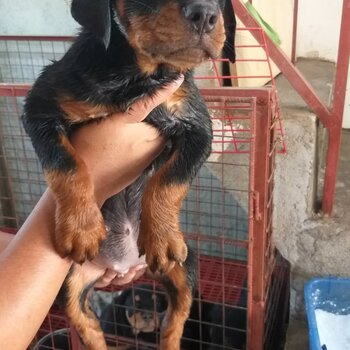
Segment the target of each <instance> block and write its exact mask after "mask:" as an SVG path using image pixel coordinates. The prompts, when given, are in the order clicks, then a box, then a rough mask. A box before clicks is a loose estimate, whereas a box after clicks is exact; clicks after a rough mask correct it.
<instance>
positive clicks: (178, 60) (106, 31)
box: [71, 0, 234, 72]
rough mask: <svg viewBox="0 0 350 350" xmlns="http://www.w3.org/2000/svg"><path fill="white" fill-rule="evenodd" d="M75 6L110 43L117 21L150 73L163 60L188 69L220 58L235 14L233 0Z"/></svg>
mask: <svg viewBox="0 0 350 350" xmlns="http://www.w3.org/2000/svg"><path fill="white" fill-rule="evenodd" d="M71 10H72V15H73V17H74V18H75V19H76V20H77V21H78V22H79V23H80V24H81V25H82V26H83V27H85V28H86V29H87V30H89V31H91V32H92V33H94V34H95V35H96V36H97V37H98V38H100V39H101V40H102V41H103V43H104V44H105V46H106V48H107V47H108V45H109V42H110V39H111V26H112V25H114V22H116V23H117V25H118V26H119V29H120V30H121V32H123V33H124V35H125V36H126V38H127V40H128V41H129V43H130V45H131V46H132V47H133V48H134V50H135V52H136V55H137V57H138V60H139V64H140V66H141V67H142V68H143V70H144V71H146V72H152V70H153V71H154V70H155V69H156V67H157V66H158V65H160V64H165V65H169V66H171V67H173V68H175V69H176V70H180V71H186V70H188V69H192V68H194V67H195V66H197V65H199V64H200V63H201V62H203V61H204V60H206V59H208V58H216V57H220V55H221V52H222V49H223V47H224V44H225V40H226V32H225V25H224V16H225V17H227V15H232V14H233V9H232V4H231V0H227V3H226V5H225V0H73V1H72V8H71ZM232 20H233V21H234V18H233V19H231V18H230V21H232ZM231 30H232V29H231ZM231 39H232V35H231ZM225 52H228V50H227V46H225ZM232 52H233V54H232V55H231V56H232V57H230V56H229V54H225V56H226V57H227V56H228V58H230V59H231V61H232V60H233V59H234V50H232Z"/></svg>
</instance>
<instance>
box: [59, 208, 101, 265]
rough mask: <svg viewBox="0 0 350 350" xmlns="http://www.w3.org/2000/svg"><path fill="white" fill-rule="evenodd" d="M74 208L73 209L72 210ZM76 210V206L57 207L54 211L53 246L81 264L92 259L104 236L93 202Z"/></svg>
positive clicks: (99, 214)
mask: <svg viewBox="0 0 350 350" xmlns="http://www.w3.org/2000/svg"><path fill="white" fill-rule="evenodd" d="M74 209H75V210H74ZM83 209H84V210H81V211H80V212H76V208H63V207H61V208H59V207H58V209H57V212H56V230H55V247H56V250H57V252H58V253H59V254H60V256H62V257H67V256H69V257H71V258H72V259H73V260H74V261H75V262H77V263H79V264H82V263H83V262H84V261H85V260H86V259H88V260H92V259H93V258H94V257H95V256H96V255H97V254H98V252H99V248H100V244H101V242H102V240H103V239H104V238H105V236H106V228H105V224H104V220H103V217H102V214H101V212H100V209H99V208H98V206H97V205H96V204H95V203H93V204H91V206H89V208H86V207H85V208H83Z"/></svg>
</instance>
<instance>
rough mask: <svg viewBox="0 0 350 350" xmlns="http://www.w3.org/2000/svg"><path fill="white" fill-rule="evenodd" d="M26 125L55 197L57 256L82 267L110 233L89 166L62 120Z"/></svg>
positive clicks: (28, 117)
mask: <svg viewBox="0 0 350 350" xmlns="http://www.w3.org/2000/svg"><path fill="white" fill-rule="evenodd" d="M56 113H59V112H58V111H57V112H56ZM51 114H53V112H51ZM23 123H24V126H25V129H26V131H27V133H28V135H29V136H30V138H31V140H32V143H33V146H34V148H35V151H36V153H37V155H38V157H39V159H40V162H41V164H42V167H43V170H44V173H45V178H46V180H47V183H48V185H49V187H50V189H51V190H52V192H53V194H54V196H55V200H56V218H55V219H56V228H55V239H54V243H55V248H56V250H57V252H58V253H59V254H60V255H61V256H62V257H65V256H68V255H69V256H71V257H72V258H73V260H74V261H76V262H78V263H82V262H84V261H85V260H86V259H87V258H88V259H92V258H93V257H94V256H95V255H96V254H97V253H98V249H99V246H100V242H101V241H102V239H103V238H104V237H105V234H106V230H105V225H104V221H103V218H102V214H101V212H100V209H99V208H98V206H97V203H96V199H95V194H94V188H93V184H92V182H91V179H90V176H89V172H88V170H87V167H86V164H85V163H84V162H83V160H82V159H81V158H80V157H79V156H78V154H77V153H76V151H75V149H74V148H73V146H72V145H71V143H70V141H69V139H68V136H67V131H66V130H65V127H66V126H65V124H64V122H63V121H62V120H61V119H60V118H59V116H57V115H54V116H50V114H49V115H45V117H39V116H35V115H32V114H25V115H24V116H23Z"/></svg>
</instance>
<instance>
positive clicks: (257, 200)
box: [253, 191, 262, 221]
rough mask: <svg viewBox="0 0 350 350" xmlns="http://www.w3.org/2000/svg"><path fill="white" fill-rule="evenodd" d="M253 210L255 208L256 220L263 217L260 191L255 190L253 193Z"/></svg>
mask: <svg viewBox="0 0 350 350" xmlns="http://www.w3.org/2000/svg"><path fill="white" fill-rule="evenodd" d="M253 201H254V205H253V210H254V219H255V221H260V220H261V219H262V214H261V211H260V209H259V208H260V193H259V192H258V191H254V193H253Z"/></svg>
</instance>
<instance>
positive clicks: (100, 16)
mask: <svg viewBox="0 0 350 350" xmlns="http://www.w3.org/2000/svg"><path fill="white" fill-rule="evenodd" d="M109 1H110V0H73V1H72V5H71V13H72V16H73V18H74V19H75V20H76V21H77V22H78V23H79V24H80V25H81V26H83V27H84V28H85V29H87V30H88V31H90V32H91V33H93V34H95V35H96V37H97V38H98V39H100V40H101V41H102V42H103V44H104V45H105V47H106V49H107V48H108V46H109V42H110V39H111V10H110V5H109Z"/></svg>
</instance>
